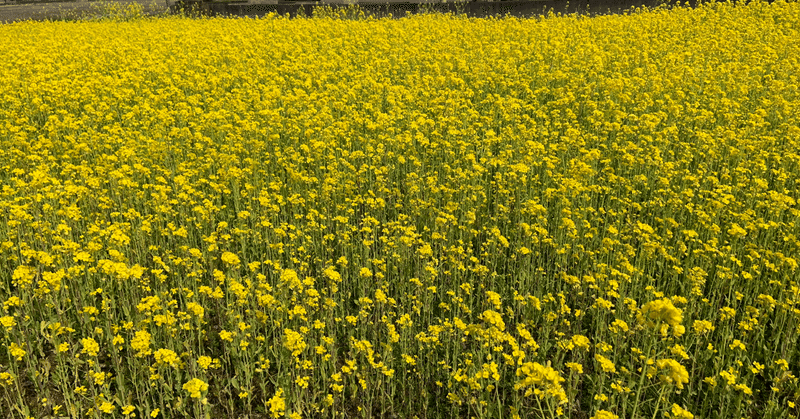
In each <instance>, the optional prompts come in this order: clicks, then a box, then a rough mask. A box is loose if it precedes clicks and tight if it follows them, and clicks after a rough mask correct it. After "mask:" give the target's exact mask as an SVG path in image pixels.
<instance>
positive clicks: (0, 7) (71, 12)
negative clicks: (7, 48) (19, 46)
mask: <svg viewBox="0 0 800 419" xmlns="http://www.w3.org/2000/svg"><path fill="white" fill-rule="evenodd" d="M168 1H169V0H156V1H154V0H113V1H108V2H107V3H117V4H119V5H121V6H125V5H128V4H130V3H139V4H141V5H142V6H143V7H144V8H145V10H156V9H159V8H161V9H164V8H166V7H167V2H168ZM100 3H101V2H99V1H97V2H95V1H92V2H90V1H87V0H78V1H71V2H56V3H27V4H15V3H11V2H9V3H0V23H3V22H6V23H8V22H16V21H20V20H47V19H64V18H67V17H70V16H80V15H83V14H87V13H91V12H96V11H98V10H99V8H100ZM169 3H170V4H172V2H171V1H170V2H169Z"/></svg>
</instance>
